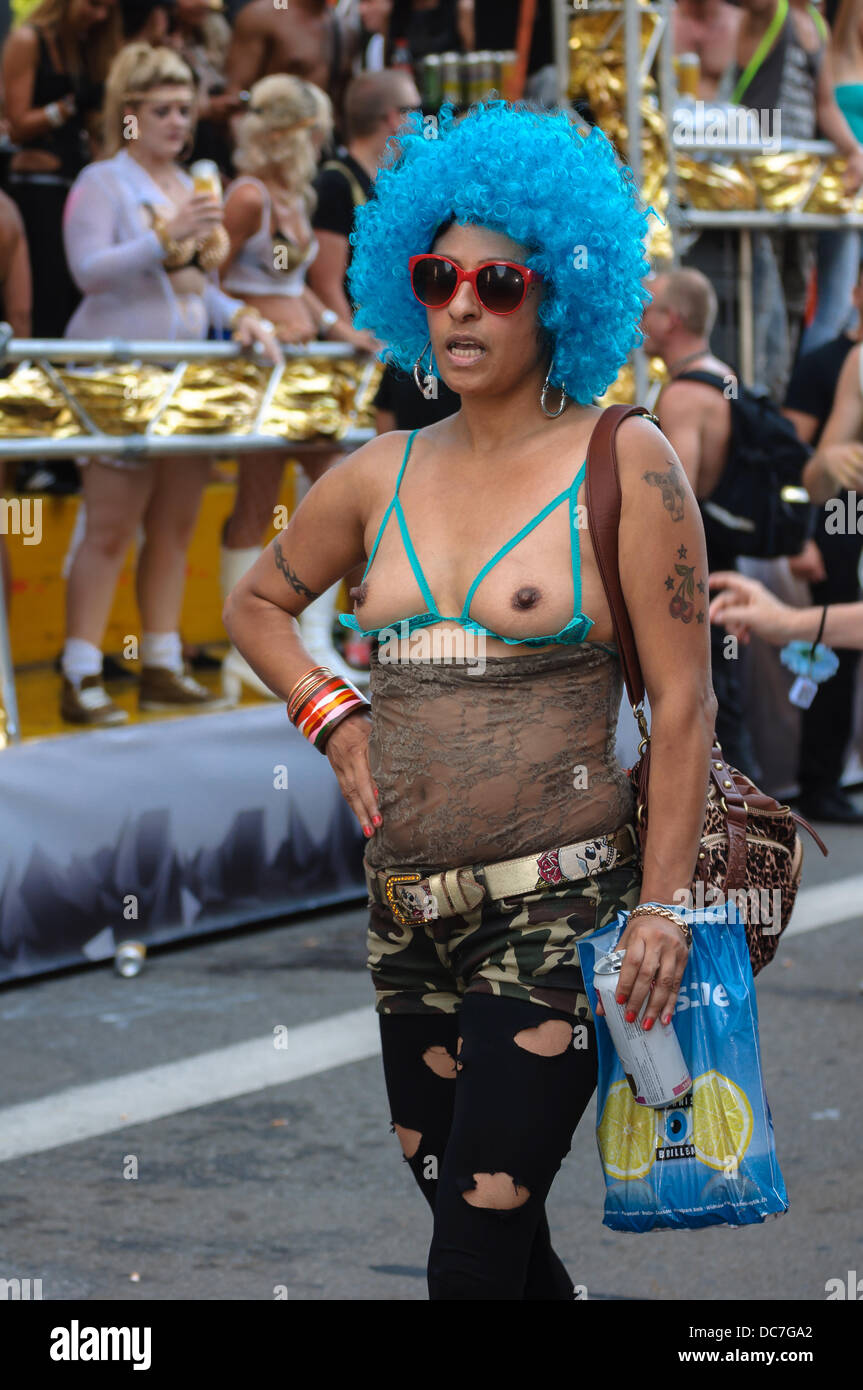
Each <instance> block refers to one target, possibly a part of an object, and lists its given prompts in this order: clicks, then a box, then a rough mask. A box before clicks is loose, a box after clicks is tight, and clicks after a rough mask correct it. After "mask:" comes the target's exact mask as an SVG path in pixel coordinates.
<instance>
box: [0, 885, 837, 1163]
mask: <svg viewBox="0 0 863 1390" xmlns="http://www.w3.org/2000/svg"><path fill="white" fill-rule="evenodd" d="M861 907H863V874H856V875H853V876H851V877H850V878H843V879H840V880H839V881H838V882H837V883H827V884H824V885H823V886H822V887H819V888H814V887H813V888H805V889H802V890H801V892H800V893H799V894H798V895H797V901H796V903H795V905H794V914H793V916H792V918H791V922H790V924H789V926H788V930H787V931H786V932H785V937H786V938H788V937H791V936H800V935H802V934H803V933H804V932H811V931H818V930H819V928H821V927H828V926H831V925H832V924H834V923H835V924H838V923H840V922H847V921H849V920H850V919H852V918H855V917H859V916H860V915H861ZM379 1052H380V1034H379V1031H378V1016H377V1014H376V1013H375V1011H374V1009H373V1007H372V1005H371V1003H370V1004H369V1005H368V1006H366V1007H363V1008H361V1009H351V1010H350V1011H349V1012H348V1013H343V1014H336V1015H335V1016H334V1017H332V1018H324V1019H320V1020H319V1021H318V1022H316V1023H304V1024H302V1025H300V1026H299V1027H297V1028H290V1027H289V1028H288V1034H287V1047H286V1048H277V1047H275V1045H274V1041H273V1036H272V1035H271V1034H268V1035H266V1036H264V1037H260V1038H253V1039H252V1040H251V1041H249V1042H244V1043H237V1044H236V1045H235V1046H234V1047H222V1048H218V1049H216V1050H215V1051H213V1052H204V1053H201V1054H200V1055H199V1056H196V1057H184V1058H183V1059H182V1060H180V1061H178V1062H168V1063H166V1064H165V1065H163V1066H158V1067H148V1068H146V1069H145V1070H143V1071H136V1072H128V1073H127V1074H126V1075H125V1076H117V1077H109V1078H108V1079H107V1080H105V1081H96V1082H94V1083H93V1084H91V1085H89V1086H71V1087H69V1088H68V1089H67V1090H65V1091H56V1092H54V1094H52V1095H49V1096H43V1097H42V1099H41V1100H36V1101H25V1102H24V1103H23V1104H21V1105H10V1106H7V1108H6V1109H4V1110H0V1163H3V1162H8V1161H9V1160H10V1159H15V1158H23V1157H24V1156H25V1155H26V1154H33V1153H43V1152H44V1151H45V1150H46V1149H56V1148H60V1147H62V1146H64V1145H66V1144H76V1143H79V1142H80V1141H81V1140H83V1139H93V1138H95V1137H96V1136H97V1135H100V1134H112V1133H116V1131H117V1130H121V1129H128V1128H130V1127H131V1126H133V1125H140V1124H147V1123H148V1122H149V1121H151V1120H160V1119H163V1118H165V1117H166V1116H168V1115H177V1114H179V1113H181V1112H182V1111H183V1110H196V1109H198V1108H199V1107H200V1106H202V1105H213V1104H215V1103H216V1102H217V1101H220V1100H232V1099H233V1098H234V1097H235V1096H243V1095H249V1094H250V1093H251V1092H254V1091H263V1090H266V1089H267V1088H268V1087H269V1086H283V1085H284V1084H285V1083H286V1082H288V1081H299V1080H300V1079H301V1078H303V1077H306V1076H315V1075H317V1074H318V1072H322V1071H329V1070H330V1069H331V1068H332V1067H342V1066H345V1065H346V1064H347V1063H349V1062H359V1061H364V1060H366V1059H367V1058H369V1057H374V1056H376V1055H377V1054H378V1053H379ZM123 1117H124V1118H123Z"/></svg>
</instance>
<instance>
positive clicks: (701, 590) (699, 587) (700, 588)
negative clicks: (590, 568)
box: [695, 579, 704, 594]
mask: <svg viewBox="0 0 863 1390" xmlns="http://www.w3.org/2000/svg"><path fill="white" fill-rule="evenodd" d="M695 587H696V589H697V590H698V592H699V593H700V594H703V593H704V580H703V579H699V581H698V583H697V584H696V586H695Z"/></svg>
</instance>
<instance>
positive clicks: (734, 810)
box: [585, 405, 827, 975]
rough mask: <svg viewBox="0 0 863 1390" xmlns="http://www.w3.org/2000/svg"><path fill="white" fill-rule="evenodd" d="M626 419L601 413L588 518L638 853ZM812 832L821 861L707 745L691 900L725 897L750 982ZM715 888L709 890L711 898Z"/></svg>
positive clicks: (644, 748) (646, 740)
mask: <svg viewBox="0 0 863 1390" xmlns="http://www.w3.org/2000/svg"><path fill="white" fill-rule="evenodd" d="M628 415H647V416H648V418H649V419H650V420H652V421H653V423H654V424H657V425H658V421H657V420H656V419H655V417H654V416H652V415H650V414H649V412H648V411H647V410H645V409H644V407H643V406H625V405H615V406H609V407H608V408H607V409H606V410H604V411H603V413H602V415H601V416H600V418H599V420H598V421H597V424H596V426H595V428H594V430H593V434H592V435H591V438H590V443H589V445H588V449H587V470H586V479H585V487H586V500H587V518H588V525H589V527H590V535H591V540H592V541H593V549H594V554H595V555H596V560H597V565H598V567H599V572H600V575H601V577H602V582H603V585H604V586H605V592H606V595H607V598H608V605H609V608H610V610H611V618H612V623H613V625H614V634H615V637H616V639H617V648H618V651H619V653H620V660H621V665H622V667H623V675H624V680H625V682H626V690H627V694H628V696H629V700H630V703H631V705H632V710H633V713H634V714H635V716H636V718H637V720H638V727H639V731H640V733H641V743H640V744H639V747H638V751H639V754H640V755H641V756H640V758H639V761H638V762H637V763H636V765H635V767H633V768H631V769H630V770H629V776H630V779H631V781H632V784H633V788H634V790H635V798H636V821H637V826H638V835H639V842H640V846H641V850H642V853H643V851H644V845H645V841H646V838H647V787H648V776H649V768H650V733H649V731H648V728H647V721H646V720H645V717H644V712H643V709H642V708H641V705H642V701H643V699H644V694H645V690H644V679H643V677H642V674H641V665H640V662H639V660H638V651H637V648H636V645H635V638H634V636H633V633H632V627H631V624H630V622H629V615H628V613H627V611H626V602H625V599H624V597H623V590H622V588H621V584H620V575H619V572H618V563H617V553H618V552H617V546H618V539H617V533H618V527H619V525H620V504H621V495H620V481H619V478H618V474H617V454H616V452H615V447H614V436H615V433H616V431H617V427H618V425H619V424H620V422H621V421H622V420H625V419H626V417H627V416H628ZM798 825H802V826H803V827H805V829H806V830H808V831H809V833H810V835H811V836H812V838H813V839H814V840H815V843H816V844H817V845H818V847H819V848H820V850H821V852H822V854H825V855H826V854H827V848H826V846H825V844H824V842H823V840H822V839H821V838H820V837H819V836H818V835H817V834H816V833H815V831H814V830H813V829H812V826H811V825H810V824H809V823H808V821H805V820H804V819H803V817H802V816H799V815H797V813H796V812H793V811H791V810H790V808H789V807H788V806H784V805H780V803H779V802H778V801H776V800H774V798H773V797H772V796H768V795H767V794H766V793H765V792H762V791H759V789H758V787H756V785H755V783H754V782H753V781H752V780H751V779H750V778H749V777H747V776H746V774H745V773H743V772H740V771H739V770H738V769H737V768H734V767H731V766H730V765H729V764H728V763H727V762H726V761H725V759H724V758H723V756H722V748H721V746H720V744H719V742H718V740H715V739H714V744H713V750H712V753H711V757H710V777H709V780H708V788H707V805H706V812H705V818H704V826H703V828H702V832H701V843H700V845H699V849H698V858H697V861H696V869H695V874H694V877H693V880H692V884H691V885H690V892H691V894H692V903H693V905H694V906H695V907H698V906H699V905H703V906H708V907H709V906H710V905H711V903H714V902H718V901H725V899H726V898H731V899H732V900H733V901H734V902H735V904H736V905H737V906H738V907H739V909H740V916H741V917H742V918H743V920H744V921H745V923H746V939H747V942H748V945H749V955H750V958H751V960H752V972H753V974H755V975H757V974H758V972H759V970H762V969H763V968H764V966H765V965H767V963H768V962H769V961H771V960H772V959H773V957H774V955H775V954H776V947H777V945H778V944H779V937H780V935H781V934H782V932H783V931H784V930H785V928H786V927H787V926H788V922H789V919H790V917H791V912H792V909H793V907H794V900H795V898H796V896H797V890H798V888H799V886H800V875H801V872H802V867H803V844H802V841H801V839H800V836H799V835H798V834H797V826H798ZM711 890H712V891H711Z"/></svg>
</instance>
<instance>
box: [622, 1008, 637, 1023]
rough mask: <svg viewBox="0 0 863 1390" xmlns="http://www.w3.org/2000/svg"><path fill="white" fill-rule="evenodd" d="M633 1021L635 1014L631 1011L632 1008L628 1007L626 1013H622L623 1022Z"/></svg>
mask: <svg viewBox="0 0 863 1390" xmlns="http://www.w3.org/2000/svg"><path fill="white" fill-rule="evenodd" d="M634 1022H635V1014H634V1013H633V1012H632V1009H630V1010H629V1012H628V1013H626V1014H624V1023H634Z"/></svg>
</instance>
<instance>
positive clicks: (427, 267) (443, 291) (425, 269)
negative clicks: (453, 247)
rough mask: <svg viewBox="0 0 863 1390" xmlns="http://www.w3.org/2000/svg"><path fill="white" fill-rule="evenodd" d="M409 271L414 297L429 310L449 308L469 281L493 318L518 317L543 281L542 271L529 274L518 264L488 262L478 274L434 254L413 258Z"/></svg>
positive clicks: (525, 268) (478, 267) (528, 271)
mask: <svg viewBox="0 0 863 1390" xmlns="http://www.w3.org/2000/svg"><path fill="white" fill-rule="evenodd" d="M408 267H409V269H410V273H411V288H412V290H413V292H414V296H415V297H416V298H417V299H418V300H419V302H420V304H423V305H425V307H426V308H427V309H442V308H443V307H444V305H446V304H449V302H450V300H451V299H452V298H453V296H454V295H455V293H456V290H457V289H458V287H459V285H460V284H461V283H462V281H463V280H467V282H468V284H469V285H470V287H471V289H472V290H473V292H474V294H475V295H476V297H477V299H478V300H479V302H480V304H481V305H482V306H483V308H484V309H488V311H489V313H490V314H514V313H515V311H516V309H520V308H521V306H522V304H523V303H524V297H525V295H526V294H527V287H528V285H530V284H531V283H532V282H533V281H534V280H541V279H542V276H541V275H540V273H539V271H538V270H529V269H528V267H527V266H526V265H518V264H517V263H516V262H515V261H487V262H486V263H485V265H479V266H477V268H476V270H462V268H461V266H459V265H456V264H455V262H454V261H450V260H448V259H447V257H446V256H436V255H434V254H431V253H427V254H426V255H421V256H411V258H410V260H409V261H408Z"/></svg>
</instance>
